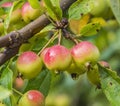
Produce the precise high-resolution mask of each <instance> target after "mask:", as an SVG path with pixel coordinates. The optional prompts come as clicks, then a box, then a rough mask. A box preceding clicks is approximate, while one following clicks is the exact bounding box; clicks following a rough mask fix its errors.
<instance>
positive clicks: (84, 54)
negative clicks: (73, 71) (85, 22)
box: [71, 41, 100, 67]
mask: <svg viewBox="0 0 120 106" xmlns="http://www.w3.org/2000/svg"><path fill="white" fill-rule="evenodd" d="M71 54H72V57H73V61H74V62H75V64H76V65H77V66H78V67H79V66H80V65H86V63H87V62H90V63H96V62H97V60H98V58H99V56H100V53H99V50H98V48H97V47H96V46H95V45H93V44H92V43H91V42H88V41H82V42H80V43H79V44H77V45H75V46H74V47H73V48H72V49H71Z"/></svg>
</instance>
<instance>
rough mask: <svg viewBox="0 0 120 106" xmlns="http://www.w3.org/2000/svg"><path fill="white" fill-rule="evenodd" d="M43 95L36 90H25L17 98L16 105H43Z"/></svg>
mask: <svg viewBox="0 0 120 106" xmlns="http://www.w3.org/2000/svg"><path fill="white" fill-rule="evenodd" d="M44 102H45V98H44V95H43V94H42V93H41V92H39V91H37V90H30V91H28V92H26V93H25V94H24V95H23V96H22V97H21V99H20V100H19V103H18V106H44Z"/></svg>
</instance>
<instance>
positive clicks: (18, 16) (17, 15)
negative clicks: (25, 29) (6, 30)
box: [1, 2, 22, 23]
mask: <svg viewBox="0 0 120 106" xmlns="http://www.w3.org/2000/svg"><path fill="white" fill-rule="evenodd" d="M12 5H13V3H12V2H6V3H4V4H2V5H1V7H4V8H8V7H12ZM2 17H3V18H4V19H5V18H6V15H3V16H2ZM20 19H22V18H21V9H16V10H14V11H13V12H12V15H11V19H10V22H11V23H16V22H18V20H20Z"/></svg>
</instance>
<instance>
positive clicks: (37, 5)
mask: <svg viewBox="0 0 120 106" xmlns="http://www.w3.org/2000/svg"><path fill="white" fill-rule="evenodd" d="M28 2H29V3H30V5H31V6H32V7H33V8H35V9H38V8H40V2H39V0H28Z"/></svg>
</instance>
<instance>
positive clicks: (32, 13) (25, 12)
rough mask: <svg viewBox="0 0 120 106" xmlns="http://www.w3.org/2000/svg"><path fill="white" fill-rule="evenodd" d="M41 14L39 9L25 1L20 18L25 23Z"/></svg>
mask: <svg viewBox="0 0 120 106" xmlns="http://www.w3.org/2000/svg"><path fill="white" fill-rule="evenodd" d="M41 14H42V11H41V9H34V8H32V7H31V5H30V4H29V2H26V3H25V4H24V5H23V7H22V18H23V20H24V21H25V22H26V23H29V22H30V21H32V20H34V19H36V18H37V17H39V16H40V15H41Z"/></svg>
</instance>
